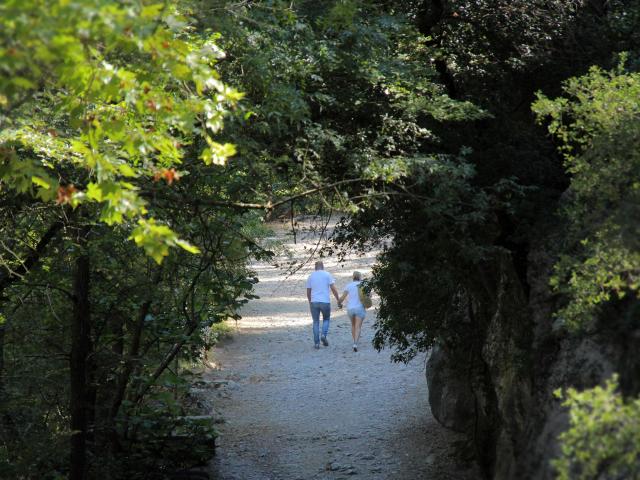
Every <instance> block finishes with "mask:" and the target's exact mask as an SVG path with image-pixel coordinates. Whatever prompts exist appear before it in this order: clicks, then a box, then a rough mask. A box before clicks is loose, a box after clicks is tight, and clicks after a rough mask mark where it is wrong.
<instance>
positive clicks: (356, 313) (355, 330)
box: [307, 262, 366, 352]
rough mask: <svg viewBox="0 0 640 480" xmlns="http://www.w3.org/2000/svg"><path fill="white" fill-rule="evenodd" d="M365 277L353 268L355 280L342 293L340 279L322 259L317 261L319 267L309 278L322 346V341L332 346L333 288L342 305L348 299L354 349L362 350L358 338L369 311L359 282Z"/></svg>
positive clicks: (316, 337) (317, 336)
mask: <svg viewBox="0 0 640 480" xmlns="http://www.w3.org/2000/svg"><path fill="white" fill-rule="evenodd" d="M361 281H362V275H360V272H353V281H352V282H351V283H349V284H348V285H347V286H346V287H344V291H343V292H342V296H340V295H339V294H338V290H337V289H336V285H335V284H336V281H335V280H334V278H333V277H332V276H331V274H330V273H329V272H326V271H325V270H324V265H323V264H322V262H316V269H315V271H314V272H313V273H312V274H311V275H309V278H308V279H307V300H309V308H310V309H311V318H313V340H314V345H315V348H320V341H322V344H323V345H324V346H325V347H328V346H329V342H328V341H327V335H328V334H329V320H330V318H331V298H330V294H329V292H332V293H333V295H334V296H335V297H336V301H337V302H338V308H342V303H343V302H344V300H345V298H348V302H347V316H348V317H349V319H350V320H351V336H352V337H353V351H354V352H357V351H358V340H359V339H360V331H361V329H362V321H363V320H364V317H365V315H366V312H365V309H364V305H362V301H361V300H360V292H359V289H358V286H359V285H360V282H361ZM320 314H322V336H320Z"/></svg>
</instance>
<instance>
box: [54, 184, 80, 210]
mask: <svg viewBox="0 0 640 480" xmlns="http://www.w3.org/2000/svg"><path fill="white" fill-rule="evenodd" d="M76 191H77V190H76V187H74V186H73V184H71V185H66V186H63V185H60V186H59V187H58V195H57V197H56V203H57V204H58V205H63V204H65V203H71V198H72V197H73V194H74V193H75V192H76Z"/></svg>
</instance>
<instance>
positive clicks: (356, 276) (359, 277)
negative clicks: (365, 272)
mask: <svg viewBox="0 0 640 480" xmlns="http://www.w3.org/2000/svg"><path fill="white" fill-rule="evenodd" d="M353 279H354V280H362V274H361V273H360V272H358V271H355V272H353Z"/></svg>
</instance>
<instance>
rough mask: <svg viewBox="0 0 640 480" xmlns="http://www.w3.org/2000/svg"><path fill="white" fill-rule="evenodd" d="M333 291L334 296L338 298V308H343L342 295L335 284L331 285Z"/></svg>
mask: <svg viewBox="0 0 640 480" xmlns="http://www.w3.org/2000/svg"><path fill="white" fill-rule="evenodd" d="M331 291H332V292H333V295H334V296H335V297H336V301H337V302H338V307H340V308H342V301H341V300H340V294H339V293H338V289H337V288H336V286H335V284H333V283H332V284H331Z"/></svg>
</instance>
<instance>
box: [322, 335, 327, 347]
mask: <svg viewBox="0 0 640 480" xmlns="http://www.w3.org/2000/svg"><path fill="white" fill-rule="evenodd" d="M320 340H322V344H323V345H324V346H325V347H328V346H329V342H327V337H325V336H324V335H323V336H322V338H321V339H320Z"/></svg>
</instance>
